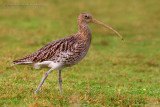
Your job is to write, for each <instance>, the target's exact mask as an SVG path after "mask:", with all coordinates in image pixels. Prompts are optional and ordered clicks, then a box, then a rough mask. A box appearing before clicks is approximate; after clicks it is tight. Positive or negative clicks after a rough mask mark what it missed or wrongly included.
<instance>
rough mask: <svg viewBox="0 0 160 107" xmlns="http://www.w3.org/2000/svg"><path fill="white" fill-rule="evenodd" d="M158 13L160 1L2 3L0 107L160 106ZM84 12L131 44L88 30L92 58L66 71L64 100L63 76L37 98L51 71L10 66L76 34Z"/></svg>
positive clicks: (98, 30) (54, 76) (48, 82)
mask: <svg viewBox="0 0 160 107" xmlns="http://www.w3.org/2000/svg"><path fill="white" fill-rule="evenodd" d="M7 3H8V4H25V3H26V4H28V3H30V4H34V5H36V4H40V6H41V7H38V8H35V7H28V8H27V7H16V8H13V7H12V8H11V7H5V6H6V4H7ZM159 5H160V1H159V0H132V1H131V0H78V1H76V0H69V1H64V0H63V1H59V0H53V1H52V0H46V1H44V0H39V1H25V0H13V1H11V0H2V1H0V6H1V7H0V106H160V37H159V36H160V24H159V19H160V14H159V12H160V7H159ZM81 12H88V13H91V14H92V16H93V17H94V18H96V19H97V20H100V21H102V22H104V23H105V24H108V25H110V26H112V27H113V28H115V29H116V30H118V31H119V32H120V33H121V34H122V35H123V36H124V39H125V40H124V41H121V40H120V39H119V37H118V36H117V35H115V34H114V33H112V32H111V31H110V30H106V29H105V28H102V27H100V26H99V25H95V24H89V26H90V29H91V31H92V44H91V47H90V50H89V52H88V54H87V56H86V57H85V58H84V59H83V60H82V61H81V62H80V63H79V64H77V65H75V66H73V67H72V68H66V69H64V70H63V71H62V79H63V83H62V84H63V86H62V88H63V95H60V92H59V85H58V72H57V71H53V72H52V73H51V74H50V75H49V76H48V78H47V80H46V81H45V83H44V84H43V86H42V88H41V90H40V92H39V93H38V94H37V95H35V94H34V93H33V92H32V91H33V90H36V88H37V87H38V85H39V83H40V81H41V79H42V77H43V74H44V73H45V72H47V70H48V69H40V70H35V69H33V68H32V67H30V66H13V67H11V66H10V65H11V64H12V61H13V60H15V59H18V58H22V57H23V56H25V55H28V54H31V53H33V52H34V51H36V50H38V49H39V48H41V47H42V46H44V45H45V44H47V43H49V42H51V41H54V40H56V39H59V38H63V37H66V36H69V35H71V34H75V33H76V32H77V16H78V14H79V13H81Z"/></svg>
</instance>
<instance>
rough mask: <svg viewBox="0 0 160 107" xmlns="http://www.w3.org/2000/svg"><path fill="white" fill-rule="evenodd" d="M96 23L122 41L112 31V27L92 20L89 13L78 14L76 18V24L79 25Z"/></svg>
mask: <svg viewBox="0 0 160 107" xmlns="http://www.w3.org/2000/svg"><path fill="white" fill-rule="evenodd" d="M90 22H91V23H96V24H99V25H101V26H103V27H105V28H108V29H110V30H112V31H113V32H115V33H116V34H117V35H118V36H119V37H120V38H121V40H123V37H122V36H121V35H120V34H119V33H118V32H117V31H116V30H114V29H113V28H112V27H110V26H108V25H106V24H104V23H102V22H100V21H98V20H96V19H93V18H92V16H91V15H90V14H89V13H80V15H79V16H78V23H79V24H81V23H86V24H87V23H90Z"/></svg>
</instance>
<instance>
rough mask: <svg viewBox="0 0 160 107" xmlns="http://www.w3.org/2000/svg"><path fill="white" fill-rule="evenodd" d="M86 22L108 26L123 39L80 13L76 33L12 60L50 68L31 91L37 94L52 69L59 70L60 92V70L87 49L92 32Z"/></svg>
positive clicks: (15, 63) (83, 53)
mask: <svg viewBox="0 0 160 107" xmlns="http://www.w3.org/2000/svg"><path fill="white" fill-rule="evenodd" d="M88 23H95V24H99V25H101V26H103V27H105V28H108V29H110V30H112V31H113V32H115V33H116V34H117V35H118V36H119V37H120V39H121V40H123V37H122V36H121V35H120V34H119V33H118V32H117V31H116V30H115V29H113V28H112V27H110V26H108V25H106V24H104V23H102V22H100V21H98V20H96V19H94V18H92V16H91V14H89V13H85V12H83V13H80V14H79V15H78V32H77V33H76V34H74V35H71V36H68V37H64V38H62V39H58V40H55V41H53V42H51V43H48V44H47V45H45V46H44V47H42V48H40V49H39V50H38V51H36V52H34V53H32V54H30V55H28V56H25V57H23V58H22V59H18V60H15V61H13V64H12V65H31V66H33V67H34V68H35V69H40V68H50V69H49V70H48V72H46V73H45V74H44V76H43V78H42V80H41V82H40V84H39V86H38V88H37V90H36V91H33V92H34V93H35V94H37V92H38V91H39V89H40V88H41V87H42V85H43V83H44V81H45V79H46V78H47V77H48V75H49V73H51V72H52V71H53V70H58V71H59V76H58V82H59V88H60V93H61V94H62V78H61V71H62V70H63V69H64V68H66V67H71V66H73V65H75V64H77V63H78V62H80V61H81V60H82V59H83V58H84V57H85V56H86V54H87V52H88V50H89V47H90V44H91V38H92V34H91V31H90V28H89V26H88Z"/></svg>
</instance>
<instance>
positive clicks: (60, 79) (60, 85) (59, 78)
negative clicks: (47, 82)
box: [58, 70, 62, 95]
mask: <svg viewBox="0 0 160 107" xmlns="http://www.w3.org/2000/svg"><path fill="white" fill-rule="evenodd" d="M58 81H59V88H60V93H61V95H62V78H61V70H59V77H58Z"/></svg>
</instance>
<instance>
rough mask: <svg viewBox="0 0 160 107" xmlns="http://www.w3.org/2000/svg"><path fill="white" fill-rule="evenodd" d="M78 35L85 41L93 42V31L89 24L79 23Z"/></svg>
mask: <svg viewBox="0 0 160 107" xmlns="http://www.w3.org/2000/svg"><path fill="white" fill-rule="evenodd" d="M77 35H78V36H79V37H80V39H82V40H83V41H86V42H88V41H89V42H90V41H91V36H92V35H91V31H90V29H89V26H88V24H87V23H78V33H77Z"/></svg>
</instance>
